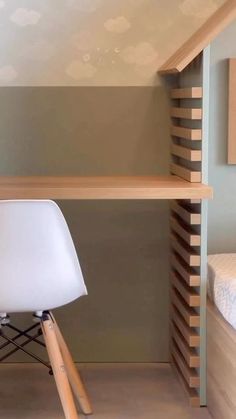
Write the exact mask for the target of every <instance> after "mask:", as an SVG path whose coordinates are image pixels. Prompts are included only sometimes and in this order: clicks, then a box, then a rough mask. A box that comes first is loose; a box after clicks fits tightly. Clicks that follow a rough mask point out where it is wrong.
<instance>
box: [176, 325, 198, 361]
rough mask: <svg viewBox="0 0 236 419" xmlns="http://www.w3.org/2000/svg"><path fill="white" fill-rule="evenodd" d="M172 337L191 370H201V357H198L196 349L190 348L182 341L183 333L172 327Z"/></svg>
mask: <svg viewBox="0 0 236 419" xmlns="http://www.w3.org/2000/svg"><path fill="white" fill-rule="evenodd" d="M172 336H173V339H174V341H175V343H176V345H177V346H178V348H179V350H180V352H181V353H182V355H183V357H184V359H185V361H186V363H187V365H188V367H190V368H199V366H200V357H199V355H197V352H196V350H195V349H193V348H190V347H189V346H188V345H187V344H186V342H185V341H184V340H183V339H182V335H181V333H180V332H179V331H178V329H177V328H176V327H174V326H172Z"/></svg>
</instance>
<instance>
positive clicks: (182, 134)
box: [171, 126, 202, 141]
mask: <svg viewBox="0 0 236 419" xmlns="http://www.w3.org/2000/svg"><path fill="white" fill-rule="evenodd" d="M171 135H173V136H174V137H179V138H185V139H186V140H191V141H199V140H201V139H202V130H201V129H197V128H194V129H191V128H184V127H179V126H172V128H171Z"/></svg>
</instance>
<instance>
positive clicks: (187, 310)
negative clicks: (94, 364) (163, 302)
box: [172, 289, 200, 327]
mask: <svg viewBox="0 0 236 419" xmlns="http://www.w3.org/2000/svg"><path fill="white" fill-rule="evenodd" d="M172 303H173V305H174V306H175V307H176V308H177V310H178V311H179V312H180V314H181V316H182V317H183V318H184V320H185V322H186V323H187V325H188V326H189V327H199V326H200V316H199V315H198V314H197V313H196V311H195V310H194V309H193V308H192V307H189V306H188V305H187V304H186V303H185V301H184V299H183V298H182V297H181V295H180V293H179V292H178V291H176V290H174V289H172Z"/></svg>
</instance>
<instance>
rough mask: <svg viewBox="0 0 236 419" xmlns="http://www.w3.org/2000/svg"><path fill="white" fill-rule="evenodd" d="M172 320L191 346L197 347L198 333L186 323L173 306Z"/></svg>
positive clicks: (198, 343) (198, 342)
mask: <svg viewBox="0 0 236 419" xmlns="http://www.w3.org/2000/svg"><path fill="white" fill-rule="evenodd" d="M172 322H174V323H175V325H176V327H178V329H179V331H180V333H181V335H182V336H183V338H184V339H185V341H186V343H187V344H188V345H189V346H190V347H191V348H198V347H199V346H200V336H199V334H198V333H197V332H196V331H195V330H194V329H193V328H192V327H189V326H188V325H187V323H186V322H185V320H184V318H183V317H182V316H181V314H180V313H179V311H178V310H177V309H176V308H175V307H173V310H172Z"/></svg>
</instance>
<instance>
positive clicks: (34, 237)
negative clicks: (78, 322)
mask: <svg viewBox="0 0 236 419" xmlns="http://www.w3.org/2000/svg"><path fill="white" fill-rule="evenodd" d="M85 294H87V290H86V286H85V284H84V280H83V275H82V272H81V268H80V264H79V260H78V257H77V254H76V251H75V247H74V244H73V241H72V238H71V235H70V232H69V229H68V226H67V224H66V221H65V219H64V217H63V214H62V212H61V210H60V209H59V207H58V206H57V204H56V203H55V202H53V201H49V200H9V201H0V311H1V312H8V313H9V312H17V311H31V310H32V311H36V310H46V309H50V308H54V307H58V306H60V305H63V304H66V303H68V302H70V301H72V300H75V299H76V298H78V297H80V296H81V295H85Z"/></svg>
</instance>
